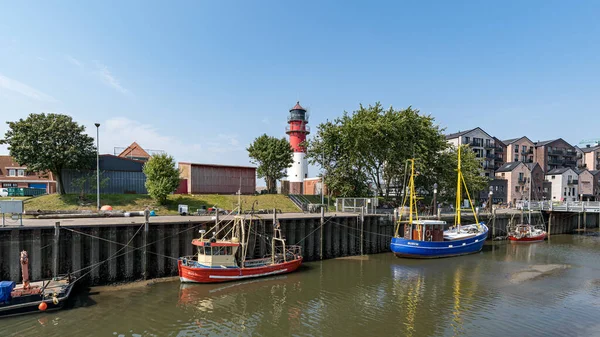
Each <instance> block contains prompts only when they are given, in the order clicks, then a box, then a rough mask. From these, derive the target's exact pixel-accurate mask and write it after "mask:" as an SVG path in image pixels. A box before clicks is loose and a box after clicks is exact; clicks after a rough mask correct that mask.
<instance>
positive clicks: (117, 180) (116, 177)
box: [62, 170, 148, 194]
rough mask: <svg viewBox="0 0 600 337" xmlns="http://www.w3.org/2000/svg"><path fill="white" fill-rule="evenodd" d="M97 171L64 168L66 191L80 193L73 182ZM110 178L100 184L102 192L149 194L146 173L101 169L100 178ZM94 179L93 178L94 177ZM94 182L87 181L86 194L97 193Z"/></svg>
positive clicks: (63, 175)
mask: <svg viewBox="0 0 600 337" xmlns="http://www.w3.org/2000/svg"><path fill="white" fill-rule="evenodd" d="M94 173H95V171H91V170H90V171H88V170H82V171H77V170H63V171H62V179H63V185H64V188H65V192H66V193H80V192H81V191H80V190H78V188H77V187H76V186H75V185H74V184H73V182H74V181H75V180H76V179H78V178H81V177H84V176H88V177H92V175H93V174H94ZM105 178H108V180H107V181H106V184H105V186H102V185H101V186H100V191H101V193H102V194H147V193H148V191H147V190H146V186H145V183H146V175H145V174H144V173H143V172H133V171H101V175H100V180H103V179H105ZM92 180H93V179H92ZM92 186H95V183H93V182H90V181H88V182H86V183H85V185H84V188H83V192H84V193H86V194H89V193H95V191H96V190H95V189H94V188H92Z"/></svg>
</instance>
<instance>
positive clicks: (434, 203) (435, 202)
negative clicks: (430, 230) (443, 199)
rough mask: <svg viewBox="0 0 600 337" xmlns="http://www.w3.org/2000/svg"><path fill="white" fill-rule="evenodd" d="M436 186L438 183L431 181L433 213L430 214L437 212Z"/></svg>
mask: <svg viewBox="0 0 600 337" xmlns="http://www.w3.org/2000/svg"><path fill="white" fill-rule="evenodd" d="M437 188H438V184H437V183H433V214H431V215H436V214H437Z"/></svg>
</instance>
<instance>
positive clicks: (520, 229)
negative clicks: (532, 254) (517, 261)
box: [508, 224, 546, 243]
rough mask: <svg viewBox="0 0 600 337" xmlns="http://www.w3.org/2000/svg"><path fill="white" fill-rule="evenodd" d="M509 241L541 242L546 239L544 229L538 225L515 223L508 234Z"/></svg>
mask: <svg viewBox="0 0 600 337" xmlns="http://www.w3.org/2000/svg"><path fill="white" fill-rule="evenodd" d="M508 239H509V240H510V242H513V243H518V242H523V243H532V242H542V241H544V240H545V239H546V231H545V230H544V229H543V228H541V227H540V226H532V225H523V224H521V225H517V226H516V227H515V229H514V230H512V231H510V233H509V234H508Z"/></svg>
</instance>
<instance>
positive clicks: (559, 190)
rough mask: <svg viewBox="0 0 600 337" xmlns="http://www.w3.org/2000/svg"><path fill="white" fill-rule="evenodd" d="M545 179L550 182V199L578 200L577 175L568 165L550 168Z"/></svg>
mask: <svg viewBox="0 0 600 337" xmlns="http://www.w3.org/2000/svg"><path fill="white" fill-rule="evenodd" d="M546 181H549V182H551V183H552V188H551V192H550V197H551V200H552V201H577V200H579V175H578V174H577V172H575V171H574V170H573V169H572V168H570V167H562V168H556V169H553V170H550V171H549V172H548V173H546Z"/></svg>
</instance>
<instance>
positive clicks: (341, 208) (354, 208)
mask: <svg viewBox="0 0 600 337" xmlns="http://www.w3.org/2000/svg"><path fill="white" fill-rule="evenodd" d="M377 206H379V200H378V199H377V198H337V199H336V201H335V210H336V212H351V213H360V212H361V209H362V208H363V207H364V208H365V214H376V213H377Z"/></svg>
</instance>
